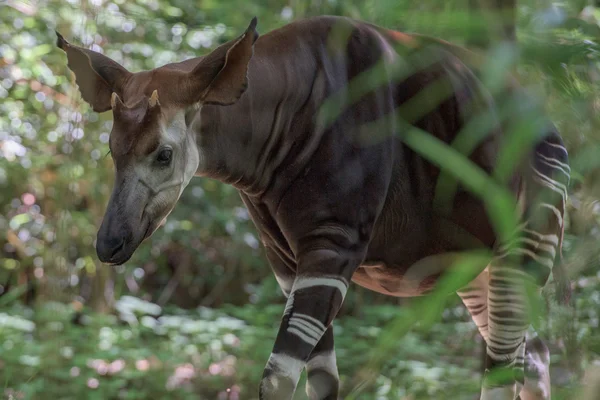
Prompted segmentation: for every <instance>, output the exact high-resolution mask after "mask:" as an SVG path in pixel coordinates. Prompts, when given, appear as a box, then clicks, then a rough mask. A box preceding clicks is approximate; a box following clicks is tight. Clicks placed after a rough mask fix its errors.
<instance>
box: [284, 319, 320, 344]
mask: <svg viewBox="0 0 600 400" xmlns="http://www.w3.org/2000/svg"><path fill="white" fill-rule="evenodd" d="M290 329H294V330H298V331H301V332H302V333H304V334H305V335H306V336H310V337H311V338H312V339H314V340H316V341H317V342H318V341H319V340H321V335H319V334H318V333H317V332H315V331H314V330H312V329H311V328H309V327H307V326H306V325H302V324H301V323H299V322H298V321H293V322H290V323H289V325H288V331H289V330H290Z"/></svg>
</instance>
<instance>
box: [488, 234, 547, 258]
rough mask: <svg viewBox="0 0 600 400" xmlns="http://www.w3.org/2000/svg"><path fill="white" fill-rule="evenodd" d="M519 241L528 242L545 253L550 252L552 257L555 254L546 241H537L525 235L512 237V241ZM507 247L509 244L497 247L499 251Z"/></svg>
mask: <svg viewBox="0 0 600 400" xmlns="http://www.w3.org/2000/svg"><path fill="white" fill-rule="evenodd" d="M519 242H522V243H527V244H530V245H531V246H533V248H535V249H540V250H543V251H545V252H547V253H550V256H551V257H552V258H554V256H555V255H556V249H555V248H554V246H552V245H549V244H546V243H542V242H539V241H536V240H533V239H529V238H526V237H520V238H518V239H514V243H519ZM508 247H509V245H508V244H507V245H504V246H501V247H499V248H498V250H499V251H500V252H505V251H507V250H508Z"/></svg>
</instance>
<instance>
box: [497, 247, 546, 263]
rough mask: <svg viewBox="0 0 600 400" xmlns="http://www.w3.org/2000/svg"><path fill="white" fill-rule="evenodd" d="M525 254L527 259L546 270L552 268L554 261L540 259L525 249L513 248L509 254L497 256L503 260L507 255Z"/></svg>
mask: <svg viewBox="0 0 600 400" xmlns="http://www.w3.org/2000/svg"><path fill="white" fill-rule="evenodd" d="M519 253H520V254H526V255H528V256H529V257H531V258H533V259H534V260H535V261H537V262H538V263H540V264H542V265H545V266H546V267H548V268H552V266H553V265H554V261H553V260H550V259H548V258H545V257H541V256H539V255H538V254H535V253H534V252H533V251H531V250H527V249H522V248H518V247H517V248H515V249H511V250H510V251H509V252H504V253H502V254H499V255H498V257H499V258H504V257H506V256H507V255H509V254H519Z"/></svg>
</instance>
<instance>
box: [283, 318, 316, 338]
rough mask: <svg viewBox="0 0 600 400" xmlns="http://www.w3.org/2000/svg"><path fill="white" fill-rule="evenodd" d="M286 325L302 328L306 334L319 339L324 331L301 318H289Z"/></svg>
mask: <svg viewBox="0 0 600 400" xmlns="http://www.w3.org/2000/svg"><path fill="white" fill-rule="evenodd" d="M288 325H289V326H293V327H295V328H298V329H300V330H303V331H304V332H306V334H308V335H310V336H314V338H315V339H321V336H323V333H324V332H325V331H324V330H319V328H316V327H315V326H314V325H311V324H310V323H308V322H306V321H304V320H301V319H294V318H290V320H289V321H288Z"/></svg>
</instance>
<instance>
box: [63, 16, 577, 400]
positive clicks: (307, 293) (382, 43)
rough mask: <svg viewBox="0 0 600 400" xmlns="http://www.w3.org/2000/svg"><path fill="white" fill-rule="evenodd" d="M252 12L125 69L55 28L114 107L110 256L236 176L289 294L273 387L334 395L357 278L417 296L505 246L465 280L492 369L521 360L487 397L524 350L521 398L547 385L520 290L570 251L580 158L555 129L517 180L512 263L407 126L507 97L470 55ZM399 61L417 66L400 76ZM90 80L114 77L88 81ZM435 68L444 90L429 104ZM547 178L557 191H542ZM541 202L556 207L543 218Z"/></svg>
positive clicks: (428, 125) (462, 114)
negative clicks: (165, 57) (196, 180)
mask: <svg viewBox="0 0 600 400" xmlns="http://www.w3.org/2000/svg"><path fill="white" fill-rule="evenodd" d="M254 24H255V21H254V22H253V24H251V26H250V28H249V29H248V31H247V32H246V33H245V34H244V35H243V36H241V37H240V38H239V39H237V40H236V41H232V42H230V43H227V44H225V45H223V46H221V47H220V48H219V49H217V50H215V51H214V52H213V53H211V54H210V55H208V56H206V57H200V58H197V59H193V60H188V61H185V62H182V63H178V64H170V65H167V66H164V67H161V68H159V69H157V70H153V71H151V72H142V73H138V74H131V73H129V72H127V71H125V70H124V69H123V70H122V71H120V72H118V73H115V72H114V71H115V68H117V67H115V66H114V65H113V64H110V67H106V66H107V65H108V63H109V61H106V60H102V61H101V62H99V61H98V60H96V59H95V57H97V56H96V55H94V54H91V52H89V51H87V50H83V49H79V48H76V47H74V46H72V45H69V44H68V43H66V42H65V41H64V39H62V37H59V46H60V47H62V48H63V49H65V51H67V53H68V54H69V65H70V66H71V68H72V69H73V70H74V71H75V72H76V74H78V83H79V85H80V88H82V94H83V96H84V98H85V99H86V100H87V101H88V102H90V104H92V105H93V106H94V108H95V109H96V110H97V111H104V110H106V109H108V108H112V109H113V112H115V126H116V127H117V128H115V129H118V131H113V134H112V135H111V149H112V151H113V157H114V158H115V164H116V167H117V181H116V182H117V183H116V187H115V192H114V194H113V197H112V198H111V203H110V204H109V208H108V211H107V214H106V216H105V219H104V221H103V225H102V227H101V229H100V232H99V235H98V255H99V257H100V259H101V260H103V261H105V262H110V263H122V262H125V261H126V260H127V259H128V258H129V257H130V256H131V254H132V253H133V251H134V250H135V248H136V247H137V245H138V244H139V243H140V242H141V241H142V240H143V239H144V238H146V237H148V236H149V235H150V234H151V233H152V232H153V231H154V230H155V229H156V227H157V226H158V224H159V222H160V220H162V219H163V218H164V217H166V215H167V214H168V213H169V212H170V210H171V209H172V208H173V206H174V205H175V202H176V201H177V198H178V197H179V195H180V193H181V191H182V190H183V187H185V185H186V184H187V182H189V179H191V176H192V175H193V174H196V175H200V176H208V177H212V178H216V179H219V180H221V181H223V182H226V183H230V184H232V185H234V186H235V187H236V188H237V189H238V190H239V192H240V194H241V197H242V199H243V201H244V203H245V204H246V206H247V207H248V209H249V211H250V215H251V217H252V220H253V221H254V223H255V224H256V227H257V229H258V231H259V234H260V237H261V239H262V242H263V244H264V246H265V249H266V254H267V257H268V260H269V262H270V264H271V266H272V268H273V272H274V274H275V276H276V278H277V281H278V282H279V284H280V286H281V289H282V291H283V292H284V294H285V295H286V297H287V298H288V302H287V306H286V308H285V313H284V317H283V319H282V322H281V327H280V330H279V333H278V335H277V340H276V342H275V346H274V350H273V353H272V355H271V357H270V359H269V362H268V365H267V367H266V369H265V375H264V378H263V381H262V382H261V385H260V398H261V399H277V400H280V399H290V398H291V396H292V394H293V392H294V390H295V387H296V384H297V381H298V379H299V376H300V373H301V371H302V369H303V368H304V367H306V368H307V371H308V384H307V391H308V393H309V395H310V396H311V398H314V399H333V398H337V396H338V378H337V376H338V374H337V368H336V361H335V355H334V351H333V333H332V328H331V323H332V321H333V319H334V318H335V316H336V313H337V312H338V310H339V308H340V307H341V305H342V301H343V298H344V296H345V294H346V291H347V289H348V285H349V282H350V281H351V280H352V281H354V282H356V283H357V284H359V285H361V286H364V287H366V288H369V289H372V290H374V291H377V292H380V293H383V294H387V295H392V296H415V295H421V294H423V293H426V292H427V291H430V290H431V289H432V288H434V287H435V283H436V281H437V279H438V278H439V277H440V276H442V275H443V273H444V271H445V270H446V269H447V268H449V267H450V266H451V265H452V264H453V263H454V262H455V261H456V260H457V257H458V253H459V252H461V251H466V250H473V249H474V248H477V247H483V248H489V249H495V250H496V258H494V260H493V261H492V262H491V263H490V265H489V266H488V268H486V269H485V271H483V272H482V273H481V275H479V277H478V278H477V279H475V280H474V281H473V282H472V283H471V284H470V285H469V286H468V287H466V288H464V289H463V290H462V291H461V292H460V293H459V294H460V295H461V297H462V298H463V300H464V302H465V304H466V305H467V307H468V308H469V310H470V311H471V313H472V315H473V318H474V320H475V322H476V323H477V325H478V327H479V329H480V332H481V333H482V335H483V337H484V338H485V340H486V343H487V344H488V368H492V367H508V368H511V369H514V370H515V371H516V373H515V375H514V376H513V377H512V378H510V379H509V380H508V381H507V382H504V383H503V384H502V385H500V386H495V387H493V386H490V385H485V386H484V390H483V392H482V399H507V400H508V399H510V400H513V399H514V398H515V397H516V396H517V395H518V394H519V390H520V389H519V385H518V384H517V382H522V381H523V380H522V379H521V378H519V376H520V375H519V371H521V372H522V370H523V363H524V357H525V360H526V361H527V365H526V369H527V370H528V371H529V372H531V373H532V374H533V375H532V376H530V377H529V378H526V379H525V389H524V390H522V391H521V395H522V398H523V400H530V399H549V389H550V388H549V382H548V381H547V379H546V375H547V368H548V366H547V363H548V359H547V354H545V352H544V351H543V350H542V351H540V350H539V349H537V348H534V347H530V346H527V350H526V349H525V344H524V343H525V342H524V340H525V332H526V330H527V328H528V327H529V324H530V320H529V319H528V317H527V315H526V312H525V311H524V310H525V308H526V307H525V306H526V299H525V296H524V294H522V293H521V290H520V289H521V283H522V281H524V280H531V281H534V282H536V283H537V285H538V286H539V287H541V286H543V285H544V284H545V282H546V280H547V279H548V277H549V275H550V272H551V268H552V265H553V261H554V258H555V257H556V253H557V250H558V248H559V241H560V235H561V229H562V224H563V222H562V215H563V213H564V201H565V198H566V182H567V180H568V172H569V168H568V165H567V163H568V161H567V154H566V150H565V148H564V146H563V144H562V142H561V140H560V137H559V135H558V134H557V133H555V132H554V131H552V130H549V131H548V132H540V140H539V141H538V143H537V144H536V146H535V147H534V149H533V150H532V151H531V152H529V153H527V155H526V156H525V157H524V158H523V159H522V160H519V161H518V167H517V168H516V169H515V172H514V173H513V174H512V175H511V176H510V177H509V179H508V180H507V182H506V187H507V188H508V189H509V190H510V191H511V192H512V193H513V194H514V195H515V204H517V203H518V204H519V207H520V210H521V212H522V215H523V225H522V226H521V229H522V232H523V233H524V238H523V239H522V240H521V241H520V242H519V243H521V246H518V247H517V248H516V249H513V250H512V252H511V254H513V255H514V254H517V255H520V256H523V260H521V263H520V264H519V265H513V264H512V261H511V263H509V262H508V261H507V260H508V259H507V258H506V254H503V253H502V252H501V251H499V249H500V247H499V246H500V244H499V243H498V240H497V238H496V234H495V232H494V229H493V228H492V225H491V223H490V219H489V216H488V212H487V211H488V210H486V208H485V207H484V204H483V202H482V201H481V200H480V199H479V198H478V197H477V196H475V195H472V194H470V193H469V192H467V191H466V190H464V189H463V188H462V187H460V186H459V187H458V191H457V192H456V194H455V195H454V197H453V200H452V201H451V203H450V204H451V205H450V207H449V208H447V209H446V211H444V212H442V211H440V210H439V209H438V208H436V207H435V204H436V203H435V202H434V197H435V194H436V185H437V184H438V177H439V176H440V170H439V169H438V168H437V167H436V166H435V165H434V164H433V163H432V162H430V161H428V160H426V159H425V158H423V157H421V156H420V155H418V154H417V153H415V152H414V151H413V150H411V149H410V148H409V147H408V146H406V145H405V143H404V142H403V140H402V134H403V131H406V129H408V127H409V124H410V123H412V124H413V126H416V127H418V128H420V129H422V130H424V131H426V132H428V133H429V134H431V135H433V136H435V137H436V138H437V139H439V140H441V141H443V142H445V143H447V144H452V143H453V141H454V140H455V139H456V137H457V135H458V134H459V132H460V131H461V129H463V128H464V126H465V124H466V123H468V121H469V120H470V118H471V117H472V116H475V115H477V114H478V113H483V112H489V111H490V110H492V111H493V110H494V107H495V104H494V102H493V100H492V99H491V97H490V96H489V94H488V92H487V91H486V90H485V88H483V87H482V85H481V83H480V82H479V80H478V79H477V77H476V75H475V74H474V73H473V71H472V70H471V68H472V66H470V65H469V63H468V62H467V61H466V60H464V59H462V58H463V57H462V56H461V55H466V54H467V53H466V52H463V51H462V50H460V49H458V48H454V47H452V46H450V45H447V44H443V43H441V42H436V41H433V40H430V39H426V38H423V37H419V36H410V35H404V34H400V33H397V32H392V31H387V30H384V29H381V28H378V27H375V26H372V25H369V24H366V23H362V22H357V21H352V20H349V19H344V18H338V17H319V18H312V19H307V20H303V21H298V22H295V23H292V24H290V25H287V26H285V27H283V28H281V29H278V30H275V31H273V32H271V33H269V34H266V35H264V36H262V37H261V38H259V39H258V40H256V36H257V35H256V34H255V32H254ZM82 55H85V56H86V57H88V58H89V59H90V63H89V64H90V65H91V68H92V69H93V71H91V73H92V75H91V76H90V75H89V74H90V71H89V67H88V66H86V65H84V64H85V63H82V62H81V60H82V58H81V57H82ZM431 57H435V59H432V58H431ZM83 60H85V58H83ZM378 63H380V67H381V66H383V67H382V68H381V69H380V74H379V76H378V78H379V79H380V80H379V82H380V84H378V85H377V86H376V87H375V88H373V89H371V90H369V91H368V92H367V93H366V94H365V95H364V96H361V97H358V98H357V99H355V100H356V101H348V99H350V98H352V96H353V94H352V93H349V94H348V93H347V94H344V93H345V92H344V91H345V90H346V89H347V87H348V84H349V83H350V82H353V81H356V79H364V76H365V75H364V74H365V72H366V71H368V70H370V69H371V68H372V67H374V66H376V65H377V64H378ZM398 65H405V66H407V67H408V68H414V72H412V73H410V74H408V75H406V76H405V77H404V78H402V79H398V76H397V73H398V70H399V69H398ZM121 68H122V67H121ZM86 74H88V76H86ZM355 78H356V79H355ZM93 79H98V82H100V83H96V84H95V86H94V85H92V88H91V89H90V87H89V86H86V80H93ZM436 82H442V86H443V88H445V89H448V95H447V96H445V97H443V98H442V99H441V101H440V102H439V103H437V102H436V101H435V100H432V101H424V102H423V101H422V102H421V103H419V104H420V105H419V106H415V103H414V100H415V99H417V98H419V93H423V92H422V90H424V89H426V88H427V86H428V85H430V84H435V83H436ZM104 86H106V87H108V89H106V88H104ZM105 90H109V92H108V94H106V93H105ZM155 91H157V92H155ZM111 92H114V93H116V94H113V95H112V101H111V102H110V104H108V98H109V97H110V93H111ZM151 93H153V94H152V96H151V97H150V94H151ZM157 94H158V95H157ZM332 96H337V97H336V98H337V99H338V105H339V106H340V107H341V108H342V111H341V113H340V114H339V115H338V116H337V117H335V118H333V120H331V121H329V120H328V119H327V116H325V117H324V118H321V117H322V114H319V113H320V111H321V106H323V104H324V103H326V101H327V99H328V98H330V97H332ZM149 97H150V98H149ZM430 97H431V96H430ZM430 97H427V98H426V100H427V99H428V98H430ZM121 98H122V99H123V101H121ZM158 99H160V102H159V100H158ZM421 100H422V99H421ZM197 105H200V106H201V107H200V108H198V107H197ZM411 105H412V108H410V107H411ZM427 107H429V108H427ZM398 110H400V112H398ZM406 110H409V111H406ZM118 117H119V119H118ZM155 120H156V121H158V122H155V123H153V121H155ZM374 123H377V126H376V128H373V127H374V126H375V125H374ZM369 124H371V125H369ZM369 127H371V128H369ZM136 132H137V133H136ZM487 133H488V134H487V136H485V137H484V139H483V140H481V141H480V143H479V144H478V145H477V146H476V147H475V148H474V149H473V151H472V152H470V154H469V157H470V159H471V160H472V161H473V162H474V163H475V164H476V165H477V166H479V167H480V168H482V169H483V170H485V171H486V172H488V173H491V172H492V171H493V170H494V167H495V165H496V160H497V157H498V154H499V149H500V146H501V144H502V139H503V137H504V136H505V132H504V129H503V127H502V125H501V124H500V123H495V124H494V123H492V124H491V125H490V128H489V132H487ZM165 146H167V147H168V148H167V150H165ZM177 157H179V158H177ZM171 159H172V160H173V161H171ZM175 162H177V164H176V165H175V166H173V165H172V164H174V163H175ZM157 163H158V164H157ZM153 168H154V172H152V169H153ZM159 168H162V169H159ZM169 168H170V171H171V173H170V175H169V173H167V172H165V171H168V170H169ZM149 171H150V172H149ZM156 171H163V172H156ZM160 174H162V175H160ZM557 174H558V175H557ZM157 175H158V176H159V177H157ZM160 176H163V177H162V178H160ZM173 176H176V177H173ZM544 191H545V192H548V193H553V194H555V196H550V200H548V199H546V200H544V202H541V201H540V202H537V203H536V202H535V201H534V199H535V196H534V195H536V194H538V193H539V192H544ZM132 199H133V200H132ZM128 202H129V203H131V204H132V207H135V206H134V205H133V203H135V205H136V206H137V208H136V212H135V213H134V214H135V215H134V217H129V216H128V217H125V214H124V212H123V210H124V209H126V208H127V204H128ZM132 202H133V203H132ZM140 204H142V205H144V206H143V207H141V208H140V207H139V205H140ZM538 209H544V210H547V211H549V212H548V213H545V214H544V216H545V217H544V219H543V220H540V219H536V220H535V221H532V220H530V217H531V216H532V215H533V213H534V212H537V210H538ZM138 225H139V226H138ZM473 239H474V240H473ZM530 261H535V262H536V263H535V265H534V266H532V267H528V268H527V269H526V268H521V267H520V265H526V264H527V265H528V263H530ZM485 267H486V266H485V265H482V266H481V269H482V270H483V269H484V268H485ZM488 274H489V275H488ZM538 344H539V343H538ZM538 347H539V346H538ZM539 353H544V354H542V356H541V361H540V354H539Z"/></svg>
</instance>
